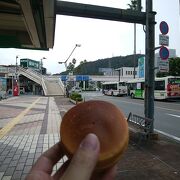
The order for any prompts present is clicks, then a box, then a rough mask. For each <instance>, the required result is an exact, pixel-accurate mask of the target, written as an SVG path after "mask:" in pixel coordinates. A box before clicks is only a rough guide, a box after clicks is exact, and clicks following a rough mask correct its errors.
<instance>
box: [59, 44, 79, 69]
mask: <svg viewBox="0 0 180 180" xmlns="http://www.w3.org/2000/svg"><path fill="white" fill-rule="evenodd" d="M77 47H81V44H75V47H74V48H73V50H72V51H71V53H70V55H69V56H68V58H67V59H66V60H65V61H64V62H58V63H59V64H64V65H65V68H66V70H67V61H68V60H69V58H70V57H71V56H72V54H73V52H74V51H75V49H76V48H77Z"/></svg>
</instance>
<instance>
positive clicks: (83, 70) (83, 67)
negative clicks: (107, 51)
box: [61, 54, 144, 75]
mask: <svg viewBox="0 0 180 180" xmlns="http://www.w3.org/2000/svg"><path fill="white" fill-rule="evenodd" d="M142 56H144V55H142V54H136V66H137V65H138V58H140V57H142ZM133 66H134V55H128V56H117V57H112V58H105V59H99V60H97V61H91V62H85V63H82V64H80V65H79V66H77V67H76V68H74V70H73V74H74V75H78V74H81V75H82V74H86V75H100V74H101V72H99V68H114V69H117V68H120V67H133ZM61 74H67V72H63V73H61Z"/></svg>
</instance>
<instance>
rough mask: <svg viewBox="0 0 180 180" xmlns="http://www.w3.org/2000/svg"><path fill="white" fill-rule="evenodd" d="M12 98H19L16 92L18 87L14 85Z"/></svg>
mask: <svg viewBox="0 0 180 180" xmlns="http://www.w3.org/2000/svg"><path fill="white" fill-rule="evenodd" d="M13 96H19V90H18V85H17V84H16V85H14V89H13Z"/></svg>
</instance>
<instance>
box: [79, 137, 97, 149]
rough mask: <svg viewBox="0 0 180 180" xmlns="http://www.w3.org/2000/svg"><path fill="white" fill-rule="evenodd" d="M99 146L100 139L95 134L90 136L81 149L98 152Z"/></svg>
mask: <svg viewBox="0 0 180 180" xmlns="http://www.w3.org/2000/svg"><path fill="white" fill-rule="evenodd" d="M97 146H98V138H97V136H96V135H95V134H88V135H87V136H86V137H85V138H84V139H83V141H82V142H81V145H80V147H82V148H83V149H87V150H93V151H94V150H96V149H97Z"/></svg>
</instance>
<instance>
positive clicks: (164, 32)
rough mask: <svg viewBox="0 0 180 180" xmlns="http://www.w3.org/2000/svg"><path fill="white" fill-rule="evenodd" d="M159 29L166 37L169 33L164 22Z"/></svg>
mask: <svg viewBox="0 0 180 180" xmlns="http://www.w3.org/2000/svg"><path fill="white" fill-rule="evenodd" d="M159 28H160V31H161V33H162V34H163V35H166V34H167V33H168V32H169V26H168V24H167V23H166V22H165V21H162V22H161V23H160V25H159Z"/></svg>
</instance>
